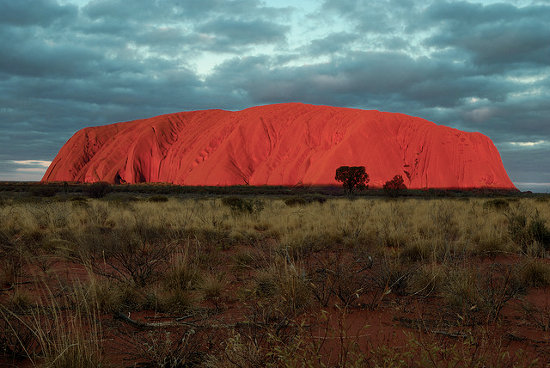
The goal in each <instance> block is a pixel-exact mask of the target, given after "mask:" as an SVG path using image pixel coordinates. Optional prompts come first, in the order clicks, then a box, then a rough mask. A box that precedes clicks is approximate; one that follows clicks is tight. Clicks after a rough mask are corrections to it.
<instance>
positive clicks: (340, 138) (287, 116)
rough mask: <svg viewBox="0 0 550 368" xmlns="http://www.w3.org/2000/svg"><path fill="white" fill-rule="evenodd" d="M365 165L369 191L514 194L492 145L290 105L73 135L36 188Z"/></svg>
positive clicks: (316, 173)
mask: <svg viewBox="0 0 550 368" xmlns="http://www.w3.org/2000/svg"><path fill="white" fill-rule="evenodd" d="M343 165H347V166H365V167H366V169H367V173H368V174H369V175H370V183H369V185H370V186H375V187H376V186H382V185H383V184H384V183H385V182H386V181H387V180H390V179H391V178H393V177H394V175H396V174H401V175H402V176H403V178H404V179H405V184H406V185H407V187H409V188H456V189H471V188H500V189H514V190H515V187H514V184H513V183H512V182H511V181H510V179H509V178H508V175H507V174H506V171H505V169H504V167H503V165H502V161H501V158H500V155H499V153H498V151H497V149H496V147H495V146H494V144H493V143H492V142H491V140H490V139H489V138H487V137H486V136H484V135H483V134H481V133H467V132H462V131H459V130H456V129H452V128H449V127H445V126H442V125H437V124H435V123H432V122H430V121H427V120H424V119H421V118H417V117H412V116H408V115H404V114H397V113H387V112H380V111H375V110H359V109H349V108H340V107H330V106H315V105H305V104H300V103H287V104H276V105H266V106H258V107H252V108H249V109H246V110H242V111H234V112H233V111H224V110H203V111H190V112H180V113H175V114H168V115H161V116H157V117H153V118H150V119H144V120H135V121H129V122H124V123H116V124H110V125H105V126H99V127H91V128H85V129H82V130H80V131H78V132H77V133H76V134H75V135H74V136H73V137H72V138H71V139H69V141H68V142H67V143H65V145H64V146H63V147H62V148H61V150H60V151H59V153H58V155H57V156H56V157H55V159H54V160H53V162H52V164H51V165H50V167H49V168H48V170H47V172H46V174H45V175H44V178H43V179H42V181H44V182H52V181H77V182H96V181H106V182H110V183H142V182H164V183H173V184H182V185H212V186H219V185H247V184H248V185H290V186H294V185H300V184H303V185H327V184H338V183H337V182H336V181H335V180H334V174H335V171H336V169H337V168H338V167H339V166H343Z"/></svg>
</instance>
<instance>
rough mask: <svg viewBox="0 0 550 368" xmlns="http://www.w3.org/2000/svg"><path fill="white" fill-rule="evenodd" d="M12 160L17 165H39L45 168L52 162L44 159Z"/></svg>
mask: <svg viewBox="0 0 550 368" xmlns="http://www.w3.org/2000/svg"><path fill="white" fill-rule="evenodd" d="M12 162H13V163H14V164H18V165H28V166H40V167H45V168H48V166H50V164H51V163H52V162H51V161H44V160H21V161H18V160H13V161H12Z"/></svg>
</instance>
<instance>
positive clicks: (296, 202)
mask: <svg viewBox="0 0 550 368" xmlns="http://www.w3.org/2000/svg"><path fill="white" fill-rule="evenodd" d="M285 204H286V205H287V206H289V207H294V206H304V205H306V204H307V201H306V200H305V198H302V197H290V198H287V199H285Z"/></svg>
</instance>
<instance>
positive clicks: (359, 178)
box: [334, 166, 369, 194]
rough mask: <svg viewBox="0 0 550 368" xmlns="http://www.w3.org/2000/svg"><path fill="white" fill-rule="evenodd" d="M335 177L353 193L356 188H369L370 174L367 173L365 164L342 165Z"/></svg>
mask: <svg viewBox="0 0 550 368" xmlns="http://www.w3.org/2000/svg"><path fill="white" fill-rule="evenodd" d="M334 179H336V180H337V181H339V182H341V183H342V185H343V187H344V189H345V190H346V191H347V192H348V193H349V194H351V193H352V192H353V189H355V188H357V189H359V190H362V189H365V188H367V183H368V182H369V174H367V173H366V171H365V166H340V167H339V168H337V169H336V176H335V178H334Z"/></svg>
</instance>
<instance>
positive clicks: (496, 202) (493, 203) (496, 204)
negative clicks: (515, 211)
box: [483, 198, 510, 210]
mask: <svg viewBox="0 0 550 368" xmlns="http://www.w3.org/2000/svg"><path fill="white" fill-rule="evenodd" d="M509 207H510V204H509V203H508V201H507V200H505V199H502V198H496V199H489V200H488V201H486V202H485V203H483V208H484V209H491V208H494V209H496V210H505V209H508V208H509Z"/></svg>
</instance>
